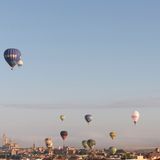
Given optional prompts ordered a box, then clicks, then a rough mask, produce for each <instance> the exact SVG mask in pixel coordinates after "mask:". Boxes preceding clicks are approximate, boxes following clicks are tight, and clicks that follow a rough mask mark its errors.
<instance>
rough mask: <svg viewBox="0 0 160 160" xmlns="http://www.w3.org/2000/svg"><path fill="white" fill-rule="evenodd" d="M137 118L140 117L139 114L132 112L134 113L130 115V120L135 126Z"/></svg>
mask: <svg viewBox="0 0 160 160" xmlns="http://www.w3.org/2000/svg"><path fill="white" fill-rule="evenodd" d="M139 117H140V114H139V112H138V111H134V112H133V113H132V115H131V118H132V120H133V122H134V124H136V123H137V122H138V120H139Z"/></svg>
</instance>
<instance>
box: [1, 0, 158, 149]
mask: <svg viewBox="0 0 160 160" xmlns="http://www.w3.org/2000/svg"><path fill="white" fill-rule="evenodd" d="M0 4H1V5H0V7H1V9H0V19H1V21H0V26H1V27H0V35H1V37H0V39H1V47H0V53H1V56H0V73H1V83H0V88H1V92H0V110H1V112H0V113H1V116H0V126H1V127H0V135H3V133H5V134H7V135H8V136H9V137H11V138H12V139H15V140H16V141H17V142H18V143H20V145H22V146H28V145H31V144H32V143H36V144H37V145H44V139H45V138H46V137H52V138H53V141H54V143H55V145H56V146H60V145H62V139H61V137H60V135H59V133H60V131H61V130H67V131H68V133H69V135H68V139H67V140H66V144H68V145H75V146H76V147H80V146H81V141H82V140H84V139H89V138H93V139H95V140H96V141H97V145H96V146H97V147H98V148H104V147H109V146H112V145H116V146H117V147H120V148H121V147H122V148H125V147H126V148H131V149H132V148H141V147H142V148H143V147H146V148H147V147H156V146H158V145H160V138H159V133H160V129H159V128H158V126H157V125H158V122H159V121H160V117H159V112H160V85H159V82H160V74H159V68H160V54H159V53H160V47H159V43H160V38H159V37H160V30H159V28H160V21H159V16H160V10H159V7H160V2H159V1H149V0H141V1H127V0H124V1H116V3H115V2H113V1H105V0H102V1H99V2H98V1H96V0H89V1H84V0H82V1H76V2H75V1H73V0H69V1H65V0H62V1H52V0H46V1H42V0H34V1H31V0H28V1H23V2H22V1H21V0H14V1H9V0H2V1H1V2H0ZM7 48H17V49H19V50H20V51H21V54H22V57H23V61H24V65H23V66H22V67H21V68H18V67H15V68H14V69H13V71H11V70H10V67H9V65H8V64H7V63H6V61H5V59H4V55H3V53H4V51H5V50H6V49H7ZM134 110H138V111H139V112H140V119H139V121H138V123H137V125H136V126H134V124H133V122H132V119H131V114H132V112H133V111H134ZM61 114H64V115H65V116H66V119H65V121H64V123H61V122H60V120H59V118H58V117H59V115H61ZM85 114H92V115H93V122H91V124H90V125H89V126H88V125H87V123H86V122H85V120H84V115H85ZM110 131H115V132H117V138H116V140H114V141H112V140H111V139H110V137H109V135H108V134H109V132H110Z"/></svg>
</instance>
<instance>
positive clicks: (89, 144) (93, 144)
mask: <svg viewBox="0 0 160 160" xmlns="http://www.w3.org/2000/svg"><path fill="white" fill-rule="evenodd" d="M87 145H88V147H89V148H90V149H93V148H94V146H95V145H96V141H95V140H93V139H89V140H88V141H87Z"/></svg>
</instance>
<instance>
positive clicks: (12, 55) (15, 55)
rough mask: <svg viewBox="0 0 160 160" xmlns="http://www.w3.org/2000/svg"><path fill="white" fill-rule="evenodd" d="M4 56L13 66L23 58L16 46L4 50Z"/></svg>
mask: <svg viewBox="0 0 160 160" xmlns="http://www.w3.org/2000/svg"><path fill="white" fill-rule="evenodd" d="M4 58H5V60H6V61H7V63H8V64H9V65H10V66H11V67H12V68H13V67H14V66H15V65H16V64H17V62H18V61H19V60H20V58H21V52H20V51H19V50H18V49H15V48H9V49H6V50H5V51H4Z"/></svg>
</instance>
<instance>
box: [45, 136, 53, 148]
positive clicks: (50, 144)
mask: <svg viewBox="0 0 160 160" xmlns="http://www.w3.org/2000/svg"><path fill="white" fill-rule="evenodd" d="M45 144H46V147H47V148H52V147H53V142H52V139H51V138H45Z"/></svg>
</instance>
